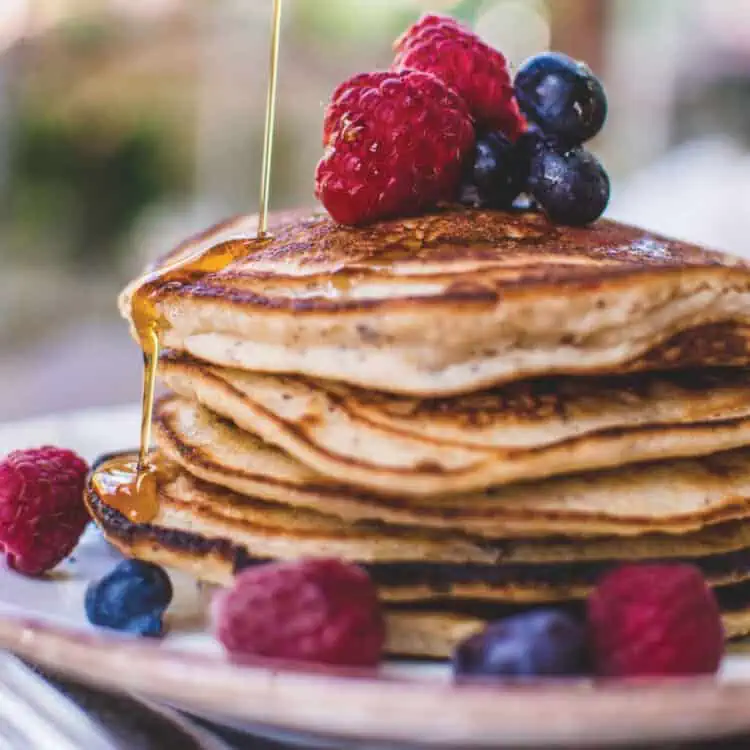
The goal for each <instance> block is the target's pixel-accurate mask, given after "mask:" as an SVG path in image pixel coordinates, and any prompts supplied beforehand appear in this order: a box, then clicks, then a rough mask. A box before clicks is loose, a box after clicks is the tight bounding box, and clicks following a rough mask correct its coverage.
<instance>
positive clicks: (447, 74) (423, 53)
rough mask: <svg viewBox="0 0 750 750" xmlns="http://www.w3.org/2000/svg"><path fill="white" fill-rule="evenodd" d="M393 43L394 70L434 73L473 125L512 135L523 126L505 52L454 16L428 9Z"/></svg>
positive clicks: (522, 128)
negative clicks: (463, 105)
mask: <svg viewBox="0 0 750 750" xmlns="http://www.w3.org/2000/svg"><path fill="white" fill-rule="evenodd" d="M395 49H396V58H395V60H394V63H393V69H394V70H421V71H423V72H425V73H431V74H432V75H434V76H437V77H438V78H439V79H440V80H441V81H443V82H444V83H446V84H447V85H448V86H450V87H451V88H452V89H454V90H455V91H456V92H457V93H458V94H459V95H460V96H461V97H462V98H463V99H464V101H465V102H466V104H467V106H468V107H469V111H470V112H471V115H472V117H473V118H474V120H475V122H476V123H477V126H478V127H480V128H483V129H486V130H492V131H494V130H497V131H500V132H501V133H502V134H503V135H505V136H507V137H508V138H509V139H510V140H511V141H515V140H516V138H518V136H519V135H520V134H521V133H522V132H523V131H524V129H525V122H524V120H523V117H521V114H520V112H519V109H518V104H517V102H516V99H515V96H514V94H513V85H512V83H511V78H510V72H509V70H508V61H507V60H506V59H505V56H504V55H503V54H502V53H501V52H500V51H499V50H496V49H494V48H493V47H490V46H489V45H488V44H486V43H485V42H484V41H482V39H481V38H480V37H479V36H478V35H477V34H475V33H473V32H472V31H471V30H470V29H468V28H466V27H465V26H463V25H462V24H461V23H459V22H458V21H457V20H456V19H454V18H451V17H449V16H440V15H436V14H432V13H430V14H427V15H425V16H423V17H422V18H421V19H420V20H419V21H418V22H417V23H415V24H414V25H413V26H411V27H410V28H409V29H408V30H407V31H406V32H405V33H404V34H403V35H402V36H401V38H400V39H398V40H397V42H396V44H395Z"/></svg>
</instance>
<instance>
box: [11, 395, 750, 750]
mask: <svg viewBox="0 0 750 750" xmlns="http://www.w3.org/2000/svg"><path fill="white" fill-rule="evenodd" d="M138 421H139V414H138V411H137V410H136V409H135V408H124V409H115V410H109V411H95V412H87V413H78V414H72V415H62V416H56V417H49V418H44V419H37V420H34V421H31V422H26V423H23V424H12V425H3V426H0V454H5V453H6V452H8V451H10V450H13V449H15V448H23V447H30V446H36V445H41V444H57V445H61V446H65V447H69V448H73V449H75V450H78V451H79V452H81V453H82V454H83V455H84V456H86V457H87V458H88V459H89V460H91V459H94V458H95V457H96V456H97V455H99V454H101V453H107V452H110V451H114V450H120V449H127V448H129V447H132V446H133V444H134V442H135V436H136V435H137V430H138ZM118 559H119V556H118V555H117V554H116V553H115V552H113V551H112V550H111V549H110V548H109V547H108V546H107V545H106V543H104V542H103V540H102V539H101V537H100V536H99V534H98V532H96V531H95V530H93V529H92V530H91V531H90V532H89V533H87V535H86V536H85V538H84V540H83V541H82V543H81V545H80V546H79V548H78V549H77V550H76V553H75V554H74V556H73V558H72V559H71V560H70V561H68V562H66V563H65V564H64V565H63V566H61V567H60V569H59V571H57V572H56V573H55V575H54V576H53V577H51V578H50V579H49V580H41V581H38V580H30V579H26V578H23V577H21V576H18V575H16V574H14V573H12V572H10V571H8V570H6V569H5V568H0V646H4V647H6V648H8V649H10V650H12V651H14V652H16V653H18V654H19V655H21V656H24V657H26V658H28V659H31V660H33V661H36V662H38V663H39V664H41V665H43V666H46V667H48V668H53V669H56V670H59V671H62V672H64V673H66V674H68V675H70V676H71V677H74V678H78V679H80V680H82V681H85V682H88V683H91V684H94V685H98V686H102V687H106V688H111V689H115V690H121V691H130V692H136V693H138V694H140V695H142V696H144V697H147V698H151V699H154V700H158V701H161V702H164V703H169V704H170V705H172V706H176V707H178V708H181V709H185V710H188V711H190V712H192V713H195V714H200V715H203V716H206V717H209V718H212V719H214V720H218V721H220V722H223V723H225V724H227V725H230V726H233V727H235V728H240V729H246V730H248V731H250V730H252V731H259V728H261V730H262V731H264V732H268V731H273V732H279V733H286V734H290V735H295V736H302V737H304V738H305V739H306V740H308V741H314V740H319V741H320V742H322V743H323V744H326V745H328V744H337V743H338V744H339V745H340V746H342V747H347V748H353V747H355V746H361V747H364V746H368V747H371V746H372V745H373V743H379V742H383V743H399V744H409V745H414V746H422V747H456V748H463V749H466V750H468V749H469V748H494V747H514V748H517V747H525V746H540V745H543V746H555V745H557V746H569V747H570V746H573V747H579V748H582V747H586V746H596V747H601V746H602V745H605V744H608V743H609V744H619V743H622V742H645V741H649V742H665V741H676V740H681V739H689V740H694V739H700V738H715V737H721V736H727V735H730V734H733V733H739V732H748V733H750V658H748V657H746V656H743V655H734V656H730V657H728V658H727V659H726V660H725V665H724V669H723V672H722V675H721V678H720V679H719V680H686V681H667V682H665V681H660V682H645V683H640V684H630V685H625V684H608V685H599V686H596V687H594V686H592V685H590V684H583V683H582V684H570V683H547V684H545V685H541V686H540V685H537V686H525V687H524V686H518V687H508V688H505V689H501V688H498V687H496V686H482V685H471V686H469V685H464V686H460V687H459V686H454V685H452V684H451V681H450V679H449V675H448V671H447V669H445V668H444V667H440V666H437V667H434V666H433V667H425V666H424V665H421V666H420V665H409V664H405V665H387V666H386V667H385V668H384V669H383V670H382V671H381V672H379V673H377V674H376V673H346V672H341V671H332V670H325V669H319V670H300V669H295V668H290V667H284V666H283V665H278V664H276V665H269V664H254V665H236V664H231V663H229V662H228V661H227V660H226V659H225V657H224V655H223V654H222V651H221V649H220V648H219V646H218V644H217V643H216V642H215V641H214V640H213V639H212V638H211V637H210V636H209V635H207V634H206V633H205V631H204V630H203V629H202V625H201V623H200V618H199V617H197V616H196V615H197V613H199V612H200V611H201V610H202V607H203V602H202V598H205V594H206V592H201V591H200V590H199V589H198V587H197V586H195V584H193V583H192V582H190V581H189V580H188V579H184V578H180V577H178V578H177V580H176V597H175V603H174V609H173V612H172V624H173V632H172V633H171V634H170V635H169V636H168V637H167V638H165V639H164V640H163V641H161V642H151V641H147V640H139V639H132V638H126V637H122V636H120V635H117V634H112V633H108V632H105V631H101V630H94V629H93V628H91V627H90V626H89V625H88V623H87V621H86V618H85V615H84V610H83V596H84V592H85V589H86V585H87V583H88V581H89V580H91V579H93V578H98V577H101V576H102V575H104V574H105V573H106V572H107V571H109V570H110V569H111V568H112V566H113V565H114V564H115V563H116V562H117V560H118Z"/></svg>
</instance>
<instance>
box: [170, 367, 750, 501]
mask: <svg viewBox="0 0 750 750" xmlns="http://www.w3.org/2000/svg"><path fill="white" fill-rule="evenodd" d="M160 373H161V376H162V378H163V379H164V380H165V382H166V384H167V385H168V386H169V387H170V388H171V389H172V390H173V391H175V392H177V393H179V394H180V395H182V396H183V397H185V398H186V399H189V400H195V401H197V402H199V403H201V404H203V405H204V406H206V407H207V408H209V409H210V410H211V411H213V412H215V413H216V414H219V415H221V416H223V417H226V418H228V419H231V420H233V421H234V422H235V423H236V424H237V425H238V426H239V427H241V428H243V429H245V430H248V431H250V432H252V433H254V434H256V435H258V436H260V437H261V438H262V439H263V440H264V441H266V442H268V443H271V444H273V445H276V446H278V447H279V448H281V449H282V450H284V451H286V452H287V453H289V454H290V455H291V456H293V457H294V458H296V459H298V460H299V461H301V462H302V463H304V464H306V465H307V466H309V467H311V468H312V469H314V470H315V471H317V472H318V473H319V474H321V475H323V476H327V477H331V478H332V479H335V480H338V481H340V482H344V483H347V484H353V485H357V486H361V487H364V488H366V489H370V490H373V491H376V492H381V493H391V494H397V495H404V494H420V495H434V494H437V493H440V494H446V493H455V492H466V491H472V490H483V489H485V488H487V487H489V486H493V485H500V484H508V483H511V482H517V481H522V480H529V479H539V478H543V477H547V476H554V475H557V474H570V473H575V472H580V471H584V470H591V469H600V468H609V467H612V466H622V465H624V464H626V463H637V462H643V461H649V460H655V459H666V458H680V457H695V456H702V455H707V454H710V453H717V452H719V451H726V450H730V449H732V448H738V447H741V446H743V445H748V444H750V373H748V372H747V371H743V370H723V371H686V372H678V373H671V374H664V373H658V374H656V373H649V374H644V375H632V376H624V377H618V378H615V377H611V378H599V379H595V378H591V379H588V378H557V379H554V380H545V381H535V382H534V381H523V382H518V383H513V384H510V385H508V386H505V387H504V388H498V389H495V390H492V391H485V392H482V393H478V394H471V395H466V396H462V397H454V398H451V399H433V400H418V399H410V398H405V397H398V396H389V395H386V394H374V393H372V392H367V391H363V390H362V389H355V388H350V387H347V386H344V385H338V384H334V383H330V382H329V383H326V382H323V381H319V380H310V379H307V378H300V377H293V376H279V375H267V374H258V373H249V372H244V371H242V370H237V369H227V368H220V367H216V366H213V365H209V364H206V363H201V362H198V361H197V360H195V359H191V358H190V357H186V356H184V355H180V354H174V353H172V354H168V355H166V356H164V357H163V358H162V360H161V362H160Z"/></svg>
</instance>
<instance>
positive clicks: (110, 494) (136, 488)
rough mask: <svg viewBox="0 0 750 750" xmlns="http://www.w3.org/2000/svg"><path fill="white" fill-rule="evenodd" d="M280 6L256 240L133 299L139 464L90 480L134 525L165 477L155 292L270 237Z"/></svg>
mask: <svg viewBox="0 0 750 750" xmlns="http://www.w3.org/2000/svg"><path fill="white" fill-rule="evenodd" d="M281 5H282V0H274V8H273V25H272V31H271V60H270V76H269V86H268V98H267V102H266V131H265V139H264V146H263V168H262V173H261V187H260V211H259V214H258V234H257V237H256V238H255V239H248V240H235V241H231V242H226V243H222V244H218V245H216V246H214V247H211V248H208V249H202V250H200V251H198V252H195V253H193V254H190V255H187V256H186V257H183V258H178V259H177V260H176V261H175V262H174V263H172V264H171V265H169V266H167V267H166V268H163V269H160V270H158V271H154V272H153V273H151V274H148V275H147V276H146V277H145V278H144V280H143V281H142V283H141V284H140V286H139V287H138V288H137V289H136V290H135V291H134V292H133V295H132V297H131V301H130V305H131V307H130V319H131V320H132V322H133V327H134V329H135V333H136V335H137V337H138V341H139V343H140V345H141V350H142V351H143V404H142V412H141V434H140V446H139V451H138V461H137V462H134V461H132V460H124V459H113V460H111V461H107V462H105V463H103V464H102V465H101V466H100V467H99V469H97V471H96V473H95V476H94V482H95V485H96V489H97V492H98V493H99V497H100V499H101V500H102V502H104V503H105V504H106V505H109V506H111V507H112V508H114V509H115V510H118V511H119V512H120V513H122V514H123V515H124V516H126V517H127V518H128V519H129V520H131V521H133V522H135V523H149V522H150V521H153V520H154V519H155V518H156V516H157V515H158V513H159V501H158V486H159V482H160V480H161V479H162V476H163V474H164V467H160V466H159V465H157V463H155V462H154V460H153V457H152V456H150V447H151V421H152V418H153V410H154V394H155V391H156V376H157V369H158V363H159V355H160V353H161V337H162V335H163V333H164V330H165V329H166V328H167V326H168V322H167V320H166V318H165V317H164V316H163V315H162V314H161V313H160V311H159V308H158V293H159V290H160V289H163V288H164V287H165V286H166V285H180V284H188V283H191V282H194V281H195V280H196V279H198V278H200V277H202V276H206V275H208V274H211V273H216V272H218V271H222V270H224V269H226V268H227V267H228V266H229V265H231V264H232V263H234V262H235V261H237V260H239V259H240V258H243V257H245V256H246V255H247V254H248V253H249V252H252V250H253V249H254V248H258V249H259V248H262V247H265V246H266V245H267V244H268V242H269V241H270V240H271V239H272V237H271V235H269V233H268V205H269V200H270V192H271V191H270V185H271V164H272V156H273V136H274V123H275V119H276V92H277V88H278V86H277V83H278V75H279V47H280V40H281Z"/></svg>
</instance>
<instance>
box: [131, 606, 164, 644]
mask: <svg viewBox="0 0 750 750" xmlns="http://www.w3.org/2000/svg"><path fill="white" fill-rule="evenodd" d="M123 630H124V631H125V632H126V633H132V634H133V635H140V636H142V637H144V638H159V637H161V636H162V635H163V634H164V622H163V621H162V613H161V612H151V613H149V614H145V615H138V616H137V617H134V618H133V619H132V620H130V621H129V622H128V623H127V625H126V626H125V627H124V628H123Z"/></svg>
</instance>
